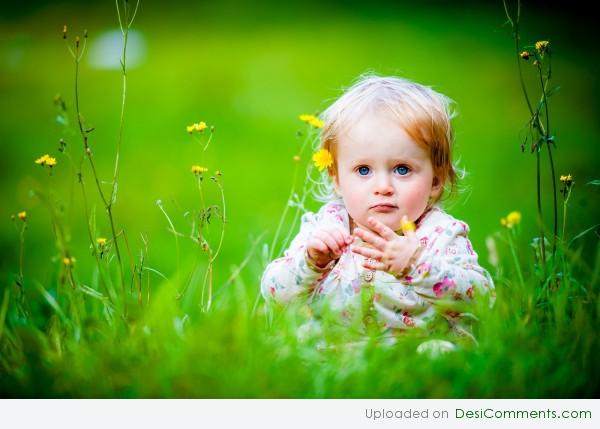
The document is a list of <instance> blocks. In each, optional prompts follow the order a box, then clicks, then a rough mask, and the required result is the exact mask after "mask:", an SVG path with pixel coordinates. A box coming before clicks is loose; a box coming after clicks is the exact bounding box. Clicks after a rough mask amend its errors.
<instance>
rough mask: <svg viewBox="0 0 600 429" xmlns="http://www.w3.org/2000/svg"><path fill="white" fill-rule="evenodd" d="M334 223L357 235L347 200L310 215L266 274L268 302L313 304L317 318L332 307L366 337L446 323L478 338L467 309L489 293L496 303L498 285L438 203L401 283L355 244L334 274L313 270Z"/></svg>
mask: <svg viewBox="0 0 600 429" xmlns="http://www.w3.org/2000/svg"><path fill="white" fill-rule="evenodd" d="M332 225H336V226H338V227H340V228H343V229H344V230H345V231H348V232H349V233H350V219H349V216H348V212H347V211H346V209H345V207H344V205H343V204H342V203H341V202H330V203H327V204H325V205H324V206H323V207H322V208H321V209H320V210H319V212H318V213H316V214H315V213H306V214H304V216H303V217H302V224H301V228H300V232H299V234H298V235H297V236H296V237H295V239H294V240H293V242H292V243H291V245H290V247H289V249H288V250H287V251H286V252H285V253H284V256H283V257H281V258H279V259H276V260H274V261H273V262H271V263H270V264H269V265H268V266H267V268H266V270H265V272H264V274H263V277H262V281H261V291H262V294H263V296H264V297H265V299H267V300H273V301H276V302H279V303H283V304H286V303H289V302H292V301H297V300H299V299H306V300H307V302H308V303H309V305H310V306H311V307H312V308H313V310H314V313H315V315H316V316H317V317H318V316H319V311H320V310H321V309H323V308H324V307H323V305H322V304H324V303H326V305H327V309H328V311H333V312H334V314H337V315H338V317H337V318H336V319H338V320H339V322H340V323H341V324H342V325H347V326H359V327H360V329H361V330H362V331H363V332H368V331H369V329H373V327H375V328H374V329H376V330H377V331H378V332H381V333H392V334H394V333H395V334H398V333H402V332H403V331H404V332H405V331H406V330H409V329H418V328H421V329H424V330H427V329H428V328H430V327H431V326H432V325H433V324H434V322H435V321H436V320H437V321H439V320H440V318H443V319H444V320H445V322H447V324H448V327H449V328H450V329H451V331H452V332H454V333H456V334H458V335H459V336H463V337H464V336H467V337H472V335H471V333H470V319H471V318H472V317H473V316H472V314H470V313H469V312H468V311H465V308H466V309H468V308H469V304H471V303H473V302H474V299H475V298H476V297H477V296H480V295H482V294H490V298H491V299H492V300H493V298H494V285H493V282H492V279H491V277H490V275H489V274H488V272H487V271H486V270H485V269H483V268H482V267H480V266H479V264H478V262H477V254H476V253H475V252H474V251H473V248H472V246H471V243H470V241H469V239H468V232H469V227H468V226H467V224H465V223H464V222H461V221H459V220H457V219H455V218H453V217H452V216H450V215H449V214H447V213H446V212H444V211H443V210H442V209H441V208H440V207H438V206H433V207H432V208H430V209H429V210H427V211H426V212H425V213H424V214H423V215H422V216H421V217H420V218H419V219H418V220H417V222H416V231H415V233H416V235H417V237H418V238H419V240H420V245H421V248H422V249H421V252H420V254H419V256H418V258H417V260H416V261H415V262H414V263H413V264H412V265H411V268H410V269H409V270H408V271H407V272H406V274H405V275H404V276H403V277H400V278H396V277H395V276H393V275H391V274H389V273H386V272H382V271H371V270H368V269H365V268H363V267H362V262H363V258H364V257H363V256H361V255H358V254H356V253H353V252H352V251H351V250H350V247H347V248H346V250H345V251H344V253H343V254H342V255H341V257H340V258H339V260H338V261H337V262H336V263H335V264H334V265H333V266H332V267H331V269H330V270H328V271H325V272H317V271H316V270H314V269H312V268H311V267H310V266H309V265H308V264H307V262H306V257H305V255H306V244H307V242H308V239H309V238H310V236H311V234H312V232H313V231H314V230H315V229H317V228H321V227H324V226H332ZM491 302H493V301H491ZM357 320H359V321H360V323H358V324H357V323H356V321H357Z"/></svg>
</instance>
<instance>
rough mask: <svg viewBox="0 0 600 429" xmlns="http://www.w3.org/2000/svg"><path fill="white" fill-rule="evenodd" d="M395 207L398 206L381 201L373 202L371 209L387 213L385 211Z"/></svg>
mask: <svg viewBox="0 0 600 429" xmlns="http://www.w3.org/2000/svg"><path fill="white" fill-rule="evenodd" d="M397 208H398V206H397V205H395V204H390V203H381V204H375V205H374V206H372V207H371V210H373V211H376V212H380V213H387V212H391V211H393V210H396V209H397Z"/></svg>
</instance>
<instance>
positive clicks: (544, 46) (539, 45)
mask: <svg viewBox="0 0 600 429" xmlns="http://www.w3.org/2000/svg"><path fill="white" fill-rule="evenodd" d="M549 45H550V42H549V41H547V40H540V41H539V42H535V49H537V50H538V52H539V53H544V52H546V51H547V50H548V46H549Z"/></svg>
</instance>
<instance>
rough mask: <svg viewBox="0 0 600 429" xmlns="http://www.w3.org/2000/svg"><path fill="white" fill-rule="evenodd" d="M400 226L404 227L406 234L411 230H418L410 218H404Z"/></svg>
mask: <svg viewBox="0 0 600 429" xmlns="http://www.w3.org/2000/svg"><path fill="white" fill-rule="evenodd" d="M400 227H401V228H402V232H403V233H404V234H406V233H407V232H409V231H414V230H416V229H417V228H416V226H415V224H414V223H413V222H411V221H410V220H406V221H404V220H402V222H401V225H400Z"/></svg>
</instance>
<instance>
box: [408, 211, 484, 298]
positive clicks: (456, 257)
mask: <svg viewBox="0 0 600 429" xmlns="http://www.w3.org/2000/svg"><path fill="white" fill-rule="evenodd" d="M436 231H437V232H434V236H433V237H431V238H432V240H431V243H430V244H427V245H426V247H425V248H424V249H422V251H421V254H420V255H419V257H418V258H417V260H416V262H415V263H414V264H412V265H411V267H410V269H409V271H408V272H407V274H406V275H405V276H404V277H403V278H402V280H403V281H404V282H405V283H408V284H412V285H413V287H414V288H415V291H416V292H417V293H418V294H419V295H420V296H421V297H422V298H423V299H426V300H428V301H430V302H431V301H437V302H439V303H440V304H441V303H447V304H451V303H452V302H461V301H462V302H467V303H468V302H471V301H472V300H473V299H474V298H475V296H476V295H481V294H487V293H490V292H493V288H494V284H493V281H492V279H491V277H490V275H489V273H488V272H487V271H486V270H485V269H483V268H482V267H481V266H480V265H479V263H478V262H477V254H476V253H475V252H474V251H473V247H472V246H471V242H470V241H469V239H468V231H469V229H468V226H467V225H466V224H464V223H463V222H459V221H456V220H454V221H453V222H450V223H449V224H447V225H445V228H443V230H441V229H439V230H436ZM492 296H493V295H492Z"/></svg>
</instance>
